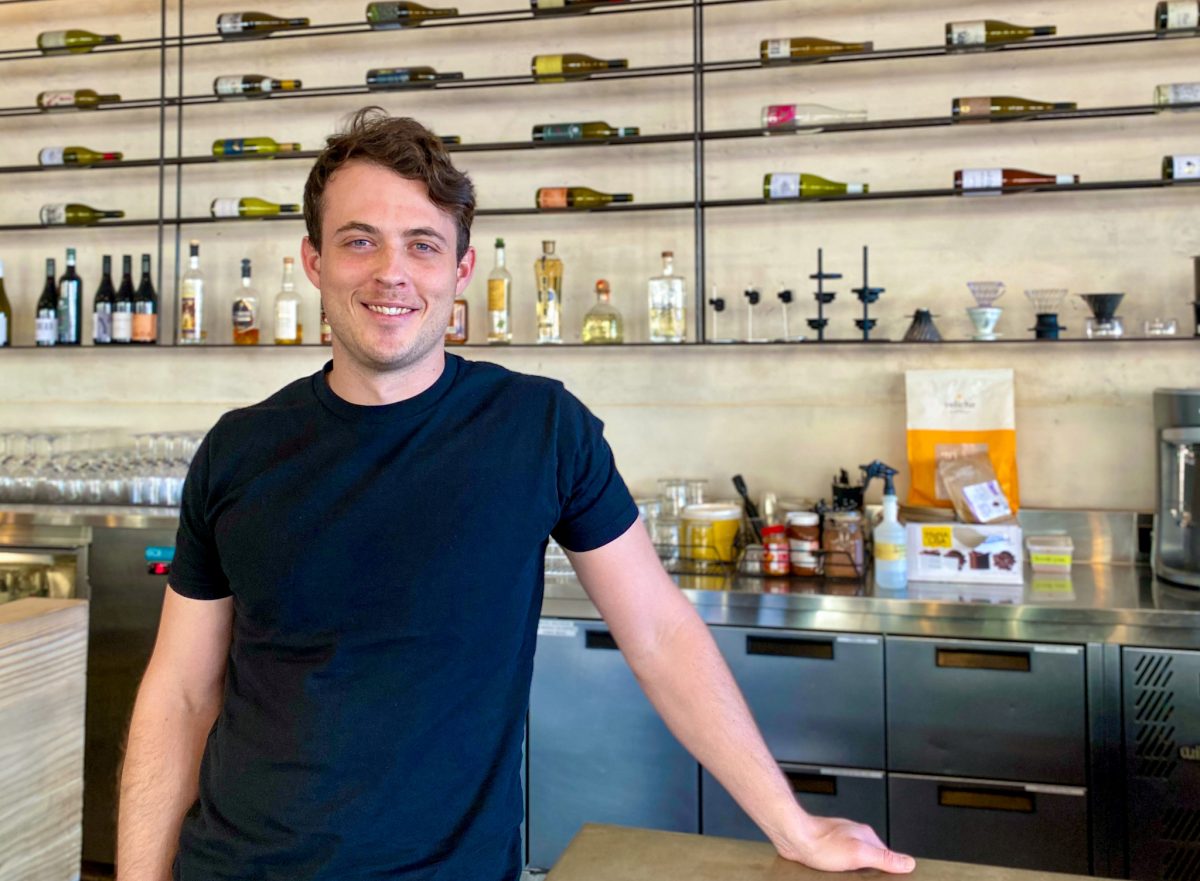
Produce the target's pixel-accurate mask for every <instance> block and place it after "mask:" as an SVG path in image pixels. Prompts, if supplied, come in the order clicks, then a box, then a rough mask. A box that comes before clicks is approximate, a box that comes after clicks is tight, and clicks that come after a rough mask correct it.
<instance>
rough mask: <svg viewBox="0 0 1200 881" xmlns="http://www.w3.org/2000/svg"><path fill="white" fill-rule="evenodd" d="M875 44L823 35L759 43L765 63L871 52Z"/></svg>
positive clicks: (759, 55) (760, 55)
mask: <svg viewBox="0 0 1200 881" xmlns="http://www.w3.org/2000/svg"><path fill="white" fill-rule="evenodd" d="M874 48H875V44H874V43H871V42H866V43H843V42H841V41H840V40H825V39H822V38H821V37H785V38H783V39H777V40H763V41H761V42H760V43H759V44H758V57H759V59H760V60H761V61H762V62H763V63H764V64H771V63H776V62H783V61H815V60H819V59H821V58H828V57H829V56H830V55H847V54H855V53H858V52H870V51H871V50H872V49H874Z"/></svg>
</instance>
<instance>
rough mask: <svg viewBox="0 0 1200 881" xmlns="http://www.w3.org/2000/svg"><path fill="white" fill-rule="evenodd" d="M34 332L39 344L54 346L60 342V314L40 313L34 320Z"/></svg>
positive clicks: (35, 339)
mask: <svg viewBox="0 0 1200 881" xmlns="http://www.w3.org/2000/svg"><path fill="white" fill-rule="evenodd" d="M33 334H34V341H35V342H36V343H37V344H38V345H39V346H53V345H54V344H55V343H57V342H58V316H56V315H38V317H37V318H36V319H35V320H34V325H33Z"/></svg>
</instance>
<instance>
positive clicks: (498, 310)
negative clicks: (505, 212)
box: [487, 239, 512, 345]
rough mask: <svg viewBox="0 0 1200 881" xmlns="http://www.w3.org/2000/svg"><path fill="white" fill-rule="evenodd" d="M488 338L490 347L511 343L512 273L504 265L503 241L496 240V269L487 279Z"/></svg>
mask: <svg viewBox="0 0 1200 881" xmlns="http://www.w3.org/2000/svg"><path fill="white" fill-rule="evenodd" d="M487 302H488V336H487V341H488V342H489V343H491V344H492V345H499V344H504V343H511V342H512V273H511V272H509V271H508V269H507V268H505V265H504V239H496V268H495V269H493V270H492V271H491V272H490V273H489V274H488V277H487Z"/></svg>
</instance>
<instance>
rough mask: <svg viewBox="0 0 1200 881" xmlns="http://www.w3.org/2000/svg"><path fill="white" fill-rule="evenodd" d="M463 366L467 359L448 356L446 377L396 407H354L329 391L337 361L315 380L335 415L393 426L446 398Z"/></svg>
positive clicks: (318, 392) (320, 396)
mask: <svg viewBox="0 0 1200 881" xmlns="http://www.w3.org/2000/svg"><path fill="white" fill-rule="evenodd" d="M462 363H463V359H462V358H460V357H459V356H458V355H452V354H451V353H449V352H447V353H446V363H445V366H444V367H443V368H442V375H441V376H439V377H438V378H437V381H436V382H434V384H433V385H431V386H430V387H429V388H427V389H425V391H423V392H421V393H420V394H419V395H415V396H414V397H411V398H405V399H404V400H403V401H397V402H396V403H394V404H352V403H350V402H349V401H347V400H345V399H344V398H340V397H338V395H337V394H336V393H335V392H334V391H333V389H331V388H330V387H329V374H330V372H331V371H332V370H333V361H332V360H330V361H327V362H326V363H325V366H324V367H323V368H321V370H320V372H319V373H317V374H316V375H314V376H313V392H314V393H315V394H316V396H317V399H318V400H319V401H320V402H321V403H322V404H324V405H325V408H326V409H327V410H329V411H330V412H332V413H333V415H335V416H337V417H339V418H340V419H345V420H347V421H350V422H390V421H392V420H395V419H408V418H411V417H413V416H419V415H421V414H422V413H424V412H425V411H427V410H429V409H430V408H432V407H433V406H434V405H435V404H437V402H438V401H440V400H441V399H442V398H443V397H445V395H446V393H447V392H448V391H450V387H451V386H452V385H454V380H455V379H456V378H457V377H458V374H459V370H460V369H461V366H462Z"/></svg>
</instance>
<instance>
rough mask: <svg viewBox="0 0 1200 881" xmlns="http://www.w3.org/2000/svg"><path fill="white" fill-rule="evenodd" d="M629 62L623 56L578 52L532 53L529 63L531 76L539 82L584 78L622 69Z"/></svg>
mask: <svg viewBox="0 0 1200 881" xmlns="http://www.w3.org/2000/svg"><path fill="white" fill-rule="evenodd" d="M627 67H629V62H628V61H627V60H626V59H624V58H610V59H607V60H605V59H603V58H593V57H592V56H590V55H582V54H580V53H578V52H565V53H562V54H558V55H534V56H533V60H532V61H530V63H529V69H530V72H531V73H532V74H533V78H534V79H535V80H537V81H538V82H540V83H561V82H564V81H565V80H569V79H585V78H587V77H589V76H591V75H592V74H593V73H599V72H600V71H603V70H624V69H625V68H627Z"/></svg>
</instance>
